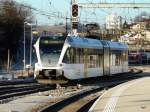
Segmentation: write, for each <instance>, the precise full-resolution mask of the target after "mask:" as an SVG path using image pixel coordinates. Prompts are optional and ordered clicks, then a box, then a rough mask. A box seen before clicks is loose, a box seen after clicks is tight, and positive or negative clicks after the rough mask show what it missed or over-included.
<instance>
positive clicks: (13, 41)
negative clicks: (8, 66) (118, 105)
mask: <svg viewBox="0 0 150 112" xmlns="http://www.w3.org/2000/svg"><path fill="white" fill-rule="evenodd" d="M0 4H1V6H2V7H1V11H0V32H1V33H0V48H3V49H5V50H3V53H2V54H3V55H1V56H2V57H3V58H4V60H6V59H7V56H6V55H7V51H8V50H9V52H10V57H11V58H12V57H14V55H15V54H16V53H17V48H18V46H19V42H20V38H21V36H22V34H23V26H24V21H25V20H26V18H27V17H29V16H31V11H30V10H29V9H28V8H25V7H24V6H22V5H19V4H18V3H17V2H15V1H0ZM0 52H1V50H0ZM4 60H3V61H4Z"/></svg>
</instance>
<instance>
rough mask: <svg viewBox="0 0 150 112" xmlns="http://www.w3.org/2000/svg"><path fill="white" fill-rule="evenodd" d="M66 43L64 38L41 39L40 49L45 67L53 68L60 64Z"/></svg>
mask: <svg viewBox="0 0 150 112" xmlns="http://www.w3.org/2000/svg"><path fill="white" fill-rule="evenodd" d="M64 41H65V37H64V36H47V37H41V39H40V45H39V49H40V57H41V61H42V64H43V65H44V66H53V65H56V64H57V63H58V60H59V56H60V54H61V50H62V47H63V44H64Z"/></svg>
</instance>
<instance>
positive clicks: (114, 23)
mask: <svg viewBox="0 0 150 112" xmlns="http://www.w3.org/2000/svg"><path fill="white" fill-rule="evenodd" d="M121 28H122V18H121V16H118V15H115V14H110V15H108V16H107V17H106V29H108V30H111V29H121Z"/></svg>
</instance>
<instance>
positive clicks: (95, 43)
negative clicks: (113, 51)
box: [67, 36, 103, 49]
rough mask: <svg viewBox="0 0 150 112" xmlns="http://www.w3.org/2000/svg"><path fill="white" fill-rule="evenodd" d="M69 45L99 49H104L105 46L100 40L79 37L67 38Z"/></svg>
mask: <svg viewBox="0 0 150 112" xmlns="http://www.w3.org/2000/svg"><path fill="white" fill-rule="evenodd" d="M67 43H68V44H70V45H71V46H74V47H83V48H97V49H102V48H103V45H102V43H101V42H100V41H99V40H96V39H90V38H81V37H78V36H69V37H67Z"/></svg>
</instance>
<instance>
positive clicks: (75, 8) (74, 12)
mask: <svg viewBox="0 0 150 112" xmlns="http://www.w3.org/2000/svg"><path fill="white" fill-rule="evenodd" d="M71 5H72V7H71V10H72V12H71V23H72V24H71V28H72V33H73V35H77V29H78V9H79V8H78V4H77V3H76V0H72V2H71Z"/></svg>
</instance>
